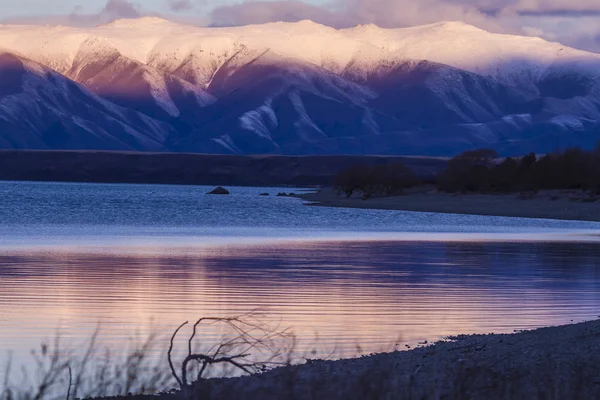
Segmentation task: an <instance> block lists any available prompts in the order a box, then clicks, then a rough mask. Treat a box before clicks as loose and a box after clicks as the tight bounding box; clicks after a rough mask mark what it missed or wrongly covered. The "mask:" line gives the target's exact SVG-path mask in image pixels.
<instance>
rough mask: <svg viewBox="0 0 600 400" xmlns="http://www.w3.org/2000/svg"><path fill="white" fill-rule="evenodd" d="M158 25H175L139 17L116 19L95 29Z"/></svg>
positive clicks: (157, 18) (164, 20)
mask: <svg viewBox="0 0 600 400" xmlns="http://www.w3.org/2000/svg"><path fill="white" fill-rule="evenodd" d="M158 24H165V25H177V24H176V23H174V22H171V21H169V20H166V19H164V18H160V17H151V16H150V17H140V18H120V19H116V20H114V21H112V22H109V23H108V24H104V25H100V26H98V27H97V28H102V27H128V28H129V27H144V26H149V25H152V26H155V25H158Z"/></svg>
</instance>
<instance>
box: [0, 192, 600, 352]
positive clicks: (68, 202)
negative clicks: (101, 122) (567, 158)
mask: <svg viewBox="0 0 600 400" xmlns="http://www.w3.org/2000/svg"><path fill="white" fill-rule="evenodd" d="M210 189H211V188H206V187H183V186H150V185H97V184H64V183H19V182H6V183H0V361H2V358H3V357H5V355H6V354H8V352H9V351H12V353H13V356H14V357H15V358H16V359H18V360H25V359H27V357H28V353H29V350H30V349H31V348H33V347H37V346H38V344H39V342H40V341H41V340H42V339H44V338H51V337H53V336H54V335H56V333H57V332H60V334H61V336H63V337H67V338H68V339H69V341H70V342H71V343H80V342H83V341H84V340H85V339H87V338H88V337H89V336H90V335H91V333H92V332H93V331H94V329H95V328H96V326H97V325H98V323H100V324H101V326H102V337H103V340H104V341H105V342H106V343H107V344H108V345H109V346H111V347H113V348H116V349H121V348H124V347H125V346H126V345H127V343H128V339H129V338H130V337H132V335H135V334H142V335H143V334H144V333H147V332H149V331H150V330H151V329H158V330H159V331H163V332H170V331H171V330H172V329H173V328H174V327H176V326H177V325H179V324H180V323H181V322H182V321H186V320H193V319H196V318H198V317H200V316H224V315H234V314H239V313H243V312H247V311H249V310H252V309H255V308H257V307H265V308H267V309H268V310H269V315H270V317H271V318H272V319H273V321H280V322H281V323H282V324H283V325H285V326H291V327H292V328H293V330H294V331H295V333H296V334H297V335H298V337H299V338H300V339H302V340H305V341H310V342H311V343H312V341H313V339H314V338H315V336H316V335H317V336H318V342H319V346H320V347H322V348H332V347H334V346H336V348H337V349H338V351H339V352H340V353H341V354H344V355H351V354H354V353H355V352H356V345H360V346H361V348H362V349H363V350H364V351H367V352H369V351H377V350H383V349H390V348H391V347H393V346H394V345H395V344H399V345H400V346H403V345H404V344H415V343H416V342H417V341H422V340H434V339H437V338H440V337H442V336H445V335H451V334H458V333H474V332H512V331H513V330H515V329H525V328H533V327H538V326H544V325H550V324H563V323H569V322H570V321H582V320H589V319H594V318H596V317H598V315H599V314H600V244H599V243H598V237H599V235H600V224H597V223H586V222H565V221H548V220H530V219H519V218H501V217H479V216H461V215H443V214H432V213H408V212H399V211H375V210H349V209H334V208H322V207H307V206H304V205H303V204H302V202H301V201H300V200H298V199H293V198H277V197H273V196H271V197H260V196H259V194H260V193H262V192H271V193H277V192H280V191H290V189H273V188H231V191H232V195H231V196H206V195H204V193H205V192H207V191H208V190H210ZM203 334H204V335H206V337H210V336H211V335H213V334H215V333H214V332H204V333H203ZM160 350H161V351H162V350H163V349H160Z"/></svg>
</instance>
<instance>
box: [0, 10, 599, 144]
mask: <svg viewBox="0 0 600 400" xmlns="http://www.w3.org/2000/svg"><path fill="white" fill-rule="evenodd" d="M0 48H6V49H7V51H9V52H10V53H12V54H17V55H18V56H19V57H21V59H31V60H33V61H35V62H37V63H39V64H42V65H44V66H46V67H47V68H50V69H52V70H54V71H56V72H52V73H50V72H49V71H47V72H44V73H43V74H42V75H40V76H39V77H38V78H39V79H42V80H44V79H45V80H47V81H48V82H46V83H45V84H46V85H52V84H53V83H52V82H54V81H56V80H57V79H58V77H60V76H61V75H63V76H64V77H61V79H62V80H64V82H69V79H72V80H73V81H75V82H78V83H79V84H81V85H82V86H84V87H85V88H87V90H88V91H83V92H82V93H85V95H83V98H85V100H81V101H83V102H84V103H86V104H87V102H92V100H90V99H94V100H93V101H95V102H99V101H100V100H99V98H98V97H96V96H94V95H92V94H91V93H90V92H92V93H94V94H95V95H97V96H101V97H102V98H103V99H104V100H103V101H102V102H101V103H98V104H102V107H100V106H97V107H92V106H89V107H92V108H93V109H94V112H97V113H99V115H101V116H102V117H101V118H99V119H98V117H97V115H94V118H92V117H91V116H88V117H87V121H88V122H87V123H86V124H83V125H85V126H86V127H89V126H91V124H92V123H91V122H89V121H94V122H93V123H94V124H95V126H94V128H93V129H92V128H90V129H92V130H93V131H97V130H99V131H104V132H105V134H102V135H101V136H102V138H103V139H102V140H103V141H105V140H108V139H107V137H108V136H114V135H113V134H112V133H109V131H110V130H107V129H105V128H104V125H105V124H106V120H105V116H106V115H107V112H105V111H101V109H102V108H103V109H106V110H110V113H112V114H111V118H114V119H115V120H118V121H119V124H122V125H124V126H126V127H127V129H125V128H122V129H121V130H122V131H123V132H129V130H131V129H133V130H135V131H136V132H135V135H133V136H135V137H137V138H138V139H137V142H136V143H135V146H133V145H132V144H126V145H121V144H118V143H117V142H110V143H111V144H110V146H113V147H115V148H118V147H119V146H125V147H123V148H136V149H140V150H144V149H153V150H154V149H157V148H161V149H164V150H172V151H194V152H207V153H285V154H340V153H352V154H435V155H450V154H453V153H455V152H457V151H461V150H464V149H467V148H473V147H480V146H486V147H494V148H497V149H498V150H500V151H503V152H505V153H507V154H508V153H510V154H513V153H519V152H524V151H527V152H529V151H537V149H542V148H543V149H547V148H549V147H552V146H554V147H557V146H567V145H579V144H581V145H585V146H589V145H590V143H593V142H594V141H595V140H598V139H600V136H599V132H598V129H597V127H596V125H597V121H599V120H600V90H599V88H598V81H599V79H600V55H599V54H594V53H587V52H583V51H579V50H575V49H570V48H567V47H565V46H562V45H560V44H558V43H549V42H546V41H544V40H542V39H539V38H531V37H520V36H513V35H499V34H492V33H488V32H485V31H482V30H480V29H478V28H475V27H473V26H469V25H466V24H463V23H459V22H446V23H438V24H432V25H426V26H420V27H414V28H403V29H381V28H379V27H376V26H374V25H366V26H358V27H355V28H352V29H343V30H336V29H333V28H330V27H326V26H322V25H319V24H315V23H313V22H310V21H301V22H298V23H269V24H264V25H253V26H244V27H232V28H198V27H191V26H183V25H178V24H175V23H172V22H169V21H165V20H162V19H158V18H141V19H135V20H119V21H115V22H113V23H111V24H108V25H104V26H100V27H96V28H90V29H78V28H69V27H48V26H35V27H32V26H7V25H5V26H0ZM28 62H29V61H28ZM29 63H31V62H29ZM59 74H61V75H59ZM7 76H8V75H2V76H0V94H1V93H2V92H6V93H9V92H10V91H11V90H15V89H14V87H12V85H14V83H13V82H11V79H8V78H7ZM50 76H51V77H52V79H50V78H48V77H50ZM59 80H60V79H59ZM61 82H62V81H61ZM71 83H72V82H71ZM74 87H77V86H74ZM36 90H37V89H36ZM36 90H33V89H28V91H26V92H24V93H26V94H22V96H21V97H23V98H24V97H27V96H30V97H31V98H36V96H38V97H39V96H40V95H39V94H38V93H37V91H36ZM71 92H73V90H71ZM56 93H61V92H60V91H56ZM56 96H58V97H59V98H60V99H61V100H60V101H61V102H63V103H61V104H62V106H63V109H61V112H65V113H67V114H68V113H70V112H71V111H67V110H68V109H69V107H75V106H74V105H73V104H70V103H69V101H71V102H72V101H73V100H72V99H70V98H71V97H74V98H79V99H82V96H75V95H73V94H72V93H69V94H64V92H63V94H62V95H56ZM61 96H62V97H61ZM11 101H12V100H11ZM56 101H58V100H56V99H55V98H52V99H44V101H43V103H48V104H49V105H47V107H50V106H52V107H54V105H53V104H54V103H53V102H56ZM5 104H8V103H6V102H5ZM23 104H25V101H24V100H23ZM31 104H33V103H31ZM15 107H16V106H15ZM22 107H25V106H24V105H23V106H22ZM29 107H30V108H31V109H28V112H29V114H28V119H29V120H30V122H29V123H31V124H32V126H31V127H24V125H23V124H24V123H23V122H21V125H20V129H21V136H22V138H25V137H28V136H29V135H31V139H27V140H25V139H22V140H20V141H19V140H16V139H15V138H14V137H12V136H11V139H10V140H8V139H6V138H4V139H3V140H4V141H3V142H0V147H4V146H13V147H14V146H20V147H22V148H27V147H31V146H33V145H34V143H36V144H35V146H43V145H46V146H50V145H52V146H54V147H56V148H63V147H64V148H87V147H85V146H90V145H91V143H90V142H87V140H88V139H86V140H80V139H78V137H77V136H78V135H79V133H76V131H77V130H76V129H75V128H72V129H71V128H70V130H69V132H71V133H69V134H68V135H65V136H64V137H63V139H62V140H58V141H56V142H55V143H46V142H43V143H42V142H39V137H40V135H41V133H40V132H42V131H44V130H48V129H50V130H52V129H53V128H52V124H53V123H54V122H53V121H54V120H53V119H52V118H50V117H48V115H46V114H44V115H42V112H41V111H36V112H37V114H35V113H33V111H32V110H33V109H35V108H34V107H33V106H31V105H30V106H29ZM52 107H50V108H52ZM78 107H79V105H78ZM2 110H4V111H2ZM36 110H37V109H36ZM4 113H7V115H8V116H9V117H10V115H11V114H10V112H9V110H8V108H6V107H5V108H4V109H0V119H2V120H6V119H7V117H5V116H4ZM47 113H50V114H52V113H54V114H56V110H55V109H54V108H52V111H48V112H47ZM36 118H37V119H38V121H36ZM9 119H10V118H9ZM159 121H160V122H159ZM12 123H13V124H17V122H15V121H13V122H12ZM33 125H35V127H34V126H33ZM81 125H82V124H79V125H77V126H81ZM15 126H16V125H15ZM119 126H121V125H119ZM14 129H16V128H14V127H13V128H11V129H9V131H14ZM78 129H79V128H78ZM0 135H7V134H6V133H0ZM107 135H108V136H107ZM122 135H125V133H123V134H121V133H119V134H117V136H119V137H120V136H122ZM113 139H114V138H113ZM546 139H547V140H546ZM89 140H91V139H89ZM116 140H118V141H119V140H122V138H121V139H116ZM123 140H124V139H123ZM128 140H129V139H128ZM146 142H147V143H149V144H148V145H146V144H144V143H146ZM8 143H11V144H8ZM44 143H45V144H44ZM93 143H95V144H94V146H99V144H97V143H96V142H93ZM126 146H129V147H126ZM132 146H133V147H132ZM136 146H137V147H136Z"/></svg>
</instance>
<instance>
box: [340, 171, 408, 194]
mask: <svg viewBox="0 0 600 400" xmlns="http://www.w3.org/2000/svg"><path fill="white" fill-rule="evenodd" d="M416 183H417V179H416V178H415V176H414V174H413V172H412V171H411V170H410V169H409V168H408V167H407V166H405V165H404V164H400V163H395V164H381V165H374V166H373V165H356V166H351V167H349V168H346V169H344V170H342V171H340V172H339V173H338V174H337V175H336V177H335V180H334V188H335V189H336V190H337V191H338V192H339V193H344V194H345V195H346V197H351V196H352V195H353V194H354V193H356V192H360V193H361V194H362V198H363V199H365V200H366V199H369V198H371V197H373V196H377V195H379V196H393V195H398V194H401V193H402V192H403V191H404V189H406V188H409V187H411V186H414V185H415V184H416Z"/></svg>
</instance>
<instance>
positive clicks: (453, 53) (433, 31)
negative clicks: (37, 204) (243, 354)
mask: <svg viewBox="0 0 600 400" xmlns="http://www.w3.org/2000/svg"><path fill="white" fill-rule="evenodd" d="M90 38H101V39H103V40H104V41H105V42H106V43H107V46H106V48H107V49H109V48H110V49H111V50H110V51H111V52H112V51H114V50H115V49H116V50H117V51H118V52H119V53H120V54H122V55H123V56H125V57H127V58H129V59H131V60H134V61H136V62H139V63H143V64H147V63H150V62H151V63H153V65H155V66H161V68H162V67H164V68H167V70H168V72H170V73H171V72H175V71H180V69H181V68H182V67H183V65H184V64H185V65H186V66H185V69H186V71H187V72H186V75H189V76H195V77H197V78H198V79H199V81H198V83H202V84H207V83H208V80H209V79H210V76H211V75H212V74H213V73H214V72H215V71H216V69H218V68H219V67H220V66H221V65H223V63H225V62H226V61H227V60H228V59H229V58H230V57H232V56H234V55H235V54H236V53H237V52H239V51H240V50H241V49H245V50H246V51H251V52H252V51H264V50H271V51H273V52H275V53H277V54H280V55H281V56H283V57H287V58H291V59H297V60H301V61H302V62H308V63H312V64H315V65H317V66H319V67H323V68H326V69H328V70H330V71H333V72H341V71H343V70H344V69H345V68H346V67H347V66H348V65H349V64H351V63H355V62H356V61H357V60H358V61H360V60H361V59H362V63H363V65H364V66H365V67H367V68H368V66H369V65H377V64H378V63H379V62H381V61H386V62H387V61H389V60H392V59H394V60H397V61H404V60H428V61H432V62H436V63H441V64H446V65H450V66H453V67H456V68H459V69H464V70H467V71H470V72H474V73H478V74H481V75H485V76H490V77H493V78H495V79H498V80H501V81H504V82H508V83H511V84H521V80H522V79H531V78H533V79H540V78H541V77H542V76H544V74H546V73H547V71H548V70H549V69H550V68H552V69H553V70H556V68H557V66H558V67H559V68H560V66H561V65H567V66H568V67H569V68H573V67H576V68H578V70H581V71H586V73H588V74H591V75H594V76H597V75H598V74H600V67H599V66H600V55H598V54H595V53H587V52H584V51H579V50H574V49H571V48H568V47H565V46H562V45H560V44H558V43H550V42H546V41H544V40H542V39H539V38H533V37H522V36H514V35H503V34H495V33H489V32H486V31H484V30H481V29H479V28H476V27H474V26H472V25H469V24H466V23H464V22H460V21H448V22H439V23H435V24H430V25H423V26H417V27H409V28H400V29H384V28H380V27H378V26H376V25H373V24H370V25H360V26H357V27H354V28H350V29H341V30H336V29H334V28H331V27H328V26H324V25H320V24H318V23H315V22H312V21H309V20H304V21H300V22H294V23H290V22H275V23H268V24H263V25H249V26H239V27H228V28H200V27H194V26H185V25H180V24H177V23H174V22H171V21H167V20H164V19H161V18H157V17H144V18H139V19H121V20H117V21H114V22H112V23H110V24H108V25H103V26H99V27H96V28H89V29H78V28H68V27H44V26H30V27H27V26H10V25H4V26H0V47H4V48H6V49H8V50H11V51H13V52H17V53H19V54H22V55H24V56H26V57H29V58H31V59H33V60H35V61H38V62H41V63H43V64H45V65H47V66H49V67H51V68H54V69H56V70H58V71H59V72H63V71H67V70H69V69H70V68H71V67H72V65H73V63H74V62H75V57H76V55H77V54H78V52H79V51H80V48H81V47H82V46H83V45H84V44H85V43H86V42H88V41H89V40H90ZM261 49H262V50H261ZM99 57H102V54H99ZM193 68H196V70H197V71H202V72H201V73H200V72H198V73H195V72H194V71H192V70H190V69H193ZM200 76H202V77H203V78H199V77H200Z"/></svg>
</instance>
